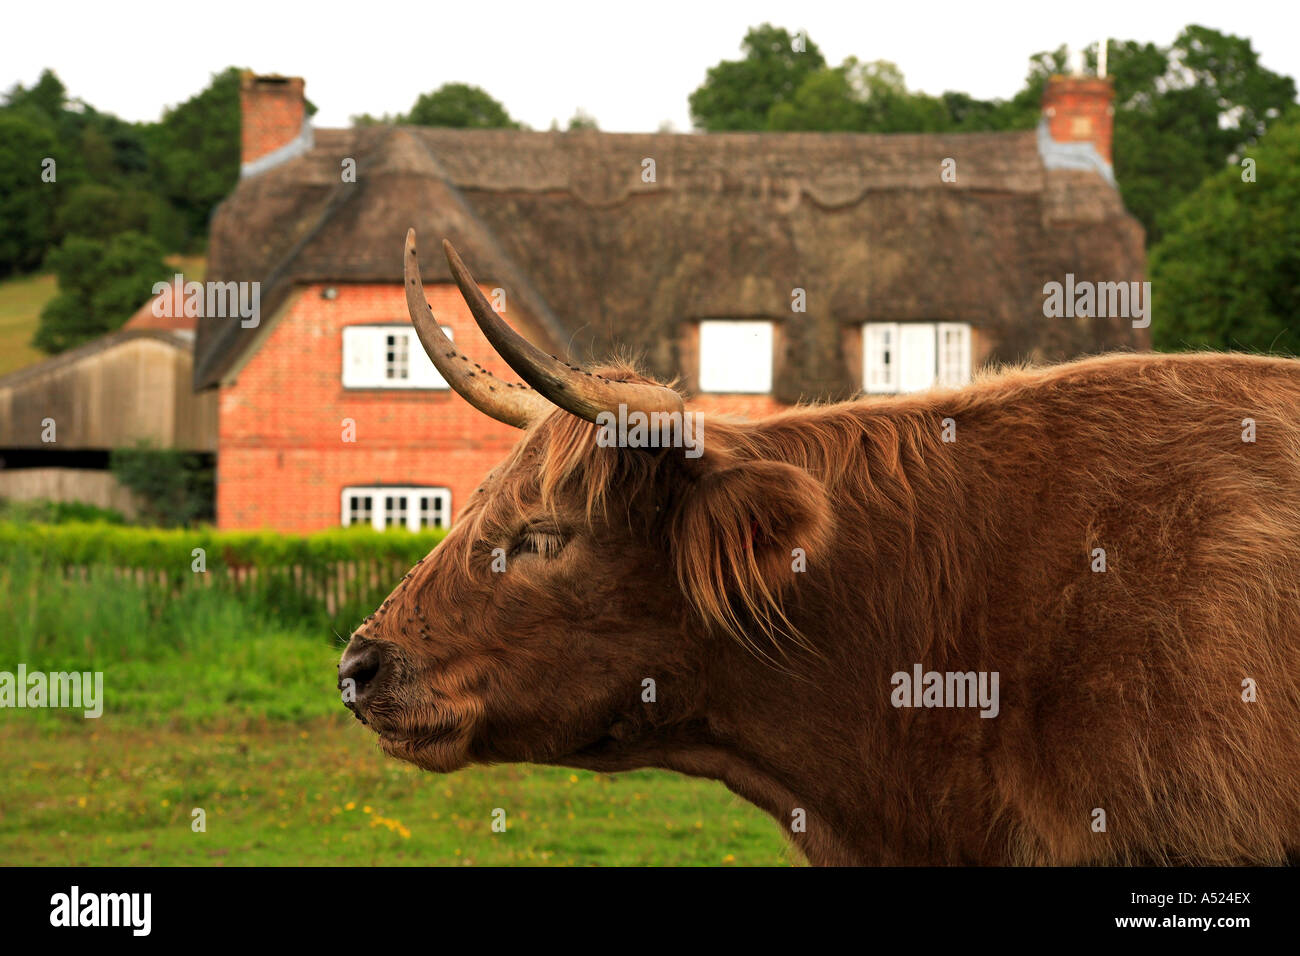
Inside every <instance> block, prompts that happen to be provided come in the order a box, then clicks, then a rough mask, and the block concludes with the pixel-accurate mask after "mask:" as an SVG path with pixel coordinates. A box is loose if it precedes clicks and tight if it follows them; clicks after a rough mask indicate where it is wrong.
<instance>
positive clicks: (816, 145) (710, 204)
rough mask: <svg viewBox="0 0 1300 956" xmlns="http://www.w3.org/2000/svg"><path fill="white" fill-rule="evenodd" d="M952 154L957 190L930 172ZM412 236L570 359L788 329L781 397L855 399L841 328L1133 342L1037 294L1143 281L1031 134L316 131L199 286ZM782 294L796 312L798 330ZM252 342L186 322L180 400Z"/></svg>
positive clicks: (241, 207)
mask: <svg viewBox="0 0 1300 956" xmlns="http://www.w3.org/2000/svg"><path fill="white" fill-rule="evenodd" d="M345 158H352V159H355V161H356V164H357V169H356V173H357V175H356V182H355V183H347V182H343V181H342V177H341V175H340V171H341V168H342V163H343V161H344V159H345ZM948 158H951V159H953V160H955V162H956V174H957V181H956V182H944V181H943V180H942V178H941V175H940V173H941V164H942V163H943V161H944V160H945V159H948ZM647 159H651V160H653V161H654V173H655V176H654V179H655V181H654V182H644V181H643V168H644V166H643V161H644V160H647ZM411 226H414V227H415V228H416V230H417V231H418V233H419V235H420V238H421V240H422V244H423V246H424V254H423V256H422V257H421V263H422V266H423V268H424V270H425V281H426V282H436V281H449V280H450V276H449V274H448V272H447V269H446V264H445V262H443V260H442V256H441V255H440V254H439V250H438V241H439V240H440V239H442V238H443V237H444V236H445V237H447V238H449V239H451V241H452V242H453V243H454V244H455V245H456V246H457V248H458V249H459V250H460V252H461V255H462V256H463V258H464V259H465V261H466V263H467V264H468V265H469V266H470V268H471V269H473V270H474V271H475V274H476V276H477V277H478V278H479V280H480V281H486V282H489V283H491V284H493V285H501V286H503V287H505V288H506V289H507V291H508V294H509V296H510V300H509V301H510V303H511V306H510V307H511V309H514V308H516V307H519V308H522V309H523V310H524V311H525V312H526V313H527V314H528V315H530V316H531V317H532V318H533V319H535V321H536V324H537V326H538V327H540V328H543V329H545V330H546V331H547V332H548V333H549V334H550V335H551V337H552V339H553V341H552V343H551V345H552V347H558V348H561V349H564V350H566V351H567V352H568V353H569V354H570V355H572V356H573V357H574V358H575V359H578V360H580V361H590V360H593V359H597V360H598V359H602V358H608V357H609V356H611V355H612V354H614V353H616V352H620V353H623V354H626V353H628V352H629V351H630V352H631V353H632V354H633V355H635V356H638V357H639V358H640V360H641V361H642V362H643V363H644V365H645V366H646V367H647V368H648V369H649V370H650V371H651V372H653V373H655V374H657V375H659V376H661V377H663V378H672V377H673V376H675V375H677V374H678V373H679V371H680V368H681V363H680V361H679V356H678V355H677V350H678V348H679V347H680V346H679V343H680V341H681V335H680V323H682V322H683V321H688V320H692V319H700V318H708V317H719V318H724V317H725V318H736V317H768V318H772V319H775V320H786V321H785V324H784V329H785V334H784V338H783V341H784V343H785V346H786V348H787V354H786V358H785V361H784V362H783V363H782V364H781V369H782V371H781V375H780V377H779V379H778V381H777V384H776V393H777V396H778V397H779V398H782V399H784V400H787V401H792V400H795V399H798V398H800V397H819V396H844V395H847V394H851V393H852V392H853V391H855V390H856V388H857V383H856V382H854V381H852V375H851V373H850V372H849V370H848V369H847V367H846V364H845V362H844V361H843V356H842V354H841V335H840V326H841V325H843V324H846V323H859V322H863V321H867V320H878V321H891V320H907V319H930V320H936V319H937V320H946V321H968V322H970V323H972V324H973V325H975V326H977V327H979V328H981V329H984V330H987V332H988V333H989V334H990V336H991V338H992V341H993V342H994V343H995V350H994V355H995V357H997V358H1002V359H1007V360H1013V359H1017V358H1023V357H1033V358H1038V359H1046V360H1052V359H1058V358H1065V357H1068V356H1072V355H1076V354H1079V353H1082V352H1093V351H1100V350H1102V349H1105V348H1115V347H1123V346H1141V345H1142V344H1144V342H1143V340H1140V339H1138V338H1137V336H1139V335H1141V333H1137V332H1134V331H1133V330H1132V329H1131V327H1130V323H1129V322H1128V321H1126V320H1116V319H1093V320H1066V319H1045V318H1044V317H1043V315H1042V302H1043V295H1042V287H1043V284H1044V283H1045V282H1048V281H1063V280H1064V277H1065V274H1066V273H1067V272H1072V273H1074V274H1075V275H1076V276H1077V277H1078V278H1080V279H1089V278H1091V279H1094V280H1095V281H1120V280H1139V279H1142V278H1144V275H1143V272H1144V266H1145V259H1144V254H1143V233H1142V228H1141V226H1140V225H1139V224H1138V223H1137V221H1136V220H1135V219H1133V218H1132V217H1131V216H1129V215H1128V214H1127V213H1126V212H1125V210H1124V208H1123V206H1122V204H1121V202H1120V199H1119V195H1118V193H1117V192H1116V191H1115V189H1114V188H1113V186H1111V185H1110V184H1109V183H1107V182H1106V181H1105V180H1104V179H1103V178H1102V177H1101V176H1100V175H1098V174H1097V173H1095V172H1091V171H1081V170H1063V169H1048V168H1046V167H1045V166H1044V163H1043V160H1042V157H1041V156H1040V153H1039V149H1038V145H1037V141H1036V136H1035V134H1034V133H1032V132H1026V133H990V134H964V135H861V134H824V133H724V134H708V135H703V134H648V135H642V134H609V133H598V132H590V131H583V132H574V133H535V132H522V131H514V130H451V129H424V128H415V127H369V128H359V129H352V130H320V131H317V133H316V139H315V147H314V149H312V150H311V151H310V152H309V153H307V154H306V155H303V156H300V157H298V158H296V159H293V160H291V161H289V162H287V163H284V164H283V165H281V166H278V167H276V168H273V169H271V170H269V171H267V172H265V173H262V174H261V175H258V176H255V177H251V178H247V179H245V180H243V181H241V183H240V184H239V186H238V188H237V189H236V190H235V192H234V193H233V194H232V195H231V196H230V197H229V198H227V199H226V201H225V202H224V203H223V204H222V205H221V206H220V208H219V209H218V211H217V213H216V215H215V218H214V222H213V227H212V238H211V245H210V250H209V266H208V278H209V279H211V280H217V281H227V280H231V279H234V280H254V279H257V280H261V281H262V283H263V287H262V310H263V315H264V316H268V315H271V314H272V313H273V312H274V310H275V308H276V306H277V305H278V304H280V303H282V302H283V301H284V299H285V297H286V296H287V295H288V294H289V292H290V291H291V289H292V287H293V286H294V285H295V284H297V283H303V282H316V281H333V282H376V281H378V282H393V283H400V282H401V281H402V256H401V248H402V242H403V239H404V237H405V235H406V230H407V228H408V227H411ZM795 288H802V289H804V290H806V293H807V313H806V314H792V313H791V307H790V304H791V293H792V290H794V289H795ZM256 331H257V330H255V329H250V330H245V329H242V328H241V327H240V324H239V323H238V322H237V321H232V320H225V319H204V320H201V322H200V327H199V337H198V346H197V355H196V365H195V384H196V386H197V387H207V386H211V385H214V384H216V383H217V382H218V381H220V379H221V377H222V375H223V374H224V373H225V372H227V371H228V370H229V369H230V368H231V367H232V366H233V365H234V363H235V362H236V361H237V360H238V358H239V357H240V355H241V354H242V352H243V351H244V350H246V349H247V348H248V347H249V345H250V344H251V342H252V341H253V338H254V336H255V334H256Z"/></svg>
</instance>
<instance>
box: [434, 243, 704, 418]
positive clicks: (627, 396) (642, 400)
mask: <svg viewBox="0 0 1300 956" xmlns="http://www.w3.org/2000/svg"><path fill="white" fill-rule="evenodd" d="M442 249H443V252H445V253H446V254H447V262H448V263H450V265H451V274H452V277H453V278H455V280H456V285H458V286H460V294H461V295H463V296H464V297H465V302H466V303H468V305H469V310H470V312H472V313H474V320H475V321H476V322H478V326H479V328H480V329H482V330H483V334H484V335H486V336H487V340H488V341H489V342H491V343H492V347H493V348H494V349H496V350H497V354H498V355H500V356H501V357H502V358H503V359H505V360H506V363H507V364H508V365H509V366H510V367H511V368H512V369H514V370H515V371H516V372H518V373H519V376H520V377H521V378H522V379H523V380H524V381H525V382H527V383H528V384H529V385H531V386H532V387H533V388H535V389H537V391H538V392H539V393H541V394H542V395H545V396H546V397H547V398H548V399H550V400H551V401H552V402H554V403H555V404H556V405H559V406H560V407H561V408H563V409H564V410H565V411H567V412H571V413H572V414H574V415H577V416H578V417H579V418H582V419H585V420H587V421H589V422H595V421H596V416H597V415H599V414H600V413H601V412H614V413H615V414H617V410H618V407H619V406H620V405H625V406H627V410H628V411H642V412H646V413H650V412H680V411H682V409H683V404H682V397H681V395H679V394H678V393H677V391H676V390H675V389H671V388H667V387H665V386H663V385H642V384H639V383H636V382H613V381H610V380H609V379H606V378H601V377H600V376H597V375H589V374H586V373H584V372H581V371H578V370H577V369H573V368H570V367H569V366H568V365H565V364H564V363H563V362H561V361H560V360H559V359H557V358H555V357H554V356H553V355H547V354H546V353H545V352H543V351H542V350H541V349H539V348H538V347H537V346H535V345H533V344H532V343H531V342H529V341H528V340H527V339H525V338H524V337H523V336H521V335H520V334H519V333H517V332H516V331H515V330H514V329H512V328H510V326H508V325H506V323H505V321H504V320H503V319H502V318H501V317H500V316H499V315H497V314H496V311H495V310H494V309H493V308H492V306H491V304H490V303H489V302H488V300H487V299H486V298H485V297H484V295H483V293H482V291H481V290H480V289H479V287H478V283H477V282H475V281H474V277H473V276H472V275H470V271H469V269H467V268H465V263H463V262H461V261H460V256H458V255H457V254H456V250H455V249H454V248H452V245H451V243H450V242H448V241H447V240H446V239H444V240H443V241H442Z"/></svg>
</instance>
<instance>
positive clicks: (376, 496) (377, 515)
mask: <svg viewBox="0 0 1300 956" xmlns="http://www.w3.org/2000/svg"><path fill="white" fill-rule="evenodd" d="M354 497H355V498H370V499H371V500H370V521H369V524H370V526H371V527H372V528H374V529H375V530H376V531H384V530H386V529H387V528H388V527H389V524H388V509H387V507H386V505H385V501H384V499H385V498H405V499H406V502H405V512H406V513H405V516H404V521H403V526H404V527H405V528H406V529H407V530H408V531H420V530H422V529H423V528H450V527H451V490H450V489H448V488H443V487H439V486H436V485H349V486H348V487H346V488H344V489H343V491H342V492H341V493H340V495H339V521H340V523H341V524H342V525H343V527H345V528H350V527H353V526H354V525H356V524H359V523H360V522H355V521H353V520H352V502H351V499H352V498H354ZM422 498H426V499H427V498H437V499H439V500H441V502H442V508H441V512H442V522H443V523H442V524H429V525H421V524H420V518H421V517H422V511H423V510H424V509H423V507H422V504H421V501H420V499H422Z"/></svg>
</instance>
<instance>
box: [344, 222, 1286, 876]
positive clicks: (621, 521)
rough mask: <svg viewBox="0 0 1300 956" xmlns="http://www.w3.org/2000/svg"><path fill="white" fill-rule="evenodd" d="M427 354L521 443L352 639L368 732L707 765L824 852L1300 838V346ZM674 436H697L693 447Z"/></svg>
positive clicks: (493, 320)
mask: <svg viewBox="0 0 1300 956" xmlns="http://www.w3.org/2000/svg"><path fill="white" fill-rule="evenodd" d="M446 251H447V255H448V257H449V259H450V261H451V264H452V270H453V273H454V275H455V277H456V281H457V283H458V285H459V286H460V289H461V292H462V294H463V295H464V296H465V298H466V300H467V301H468V302H469V304H470V307H471V309H472V311H473V312H474V315H475V318H476V319H477V321H478V322H479V324H480V326H481V327H482V328H483V331H484V333H485V334H486V335H487V338H488V340H489V341H490V342H491V343H492V345H493V347H494V348H495V349H496V350H497V351H498V352H499V353H500V354H501V355H502V357H503V358H505V359H506V361H507V362H508V363H509V364H510V365H511V367H512V368H514V369H515V370H516V371H517V372H518V373H519V374H520V375H521V376H522V377H523V378H524V380H525V381H527V382H528V383H529V384H530V385H531V386H532V388H531V389H529V388H526V387H524V386H518V385H506V384H505V383H503V382H501V381H499V380H497V379H495V378H492V377H491V376H490V375H488V374H487V373H485V372H483V371H482V370H480V369H478V367H477V366H475V365H473V364H472V363H471V362H470V361H469V360H468V359H467V358H466V357H465V356H464V355H462V354H460V353H459V352H458V351H457V350H456V349H455V347H454V346H453V345H452V344H451V342H450V341H449V340H447V339H446V338H445V337H444V336H443V335H442V333H441V331H440V329H439V328H438V325H437V323H436V322H435V321H434V319H433V317H432V314H431V312H430V311H429V308H428V305H427V303H426V302H425V298H424V291H423V288H422V286H421V284H420V279H419V275H418V272H417V268H416V256H415V242H414V235H413V234H412V235H410V236H408V238H407V249H406V272H407V286H406V288H407V297H408V304H409V306H410V311H411V317H412V321H413V322H414V323H415V326H416V328H417V330H418V333H419V336H420V339H421V341H422V342H423V344H424V347H425V349H426V350H427V351H428V352H429V354H430V356H431V358H432V359H433V361H434V363H435V364H436V365H437V367H438V369H439V370H440V371H441V372H442V374H443V376H444V377H445V378H446V379H447V381H448V382H449V383H450V384H451V386H452V387H453V388H455V389H456V391H458V392H459V393H460V394H461V395H463V396H464V397H465V398H466V399H467V400H468V401H470V402H471V403H472V404H474V405H475V406H476V407H477V408H479V409H480V410H482V411H483V412H485V413H487V414H489V415H491V416H493V417H495V418H498V419H500V420H502V421H506V422H510V423H511V424H514V425H517V426H519V427H521V428H524V429H526V430H525V432H524V435H523V438H522V440H521V441H520V443H519V445H518V447H517V448H516V449H515V451H514V452H513V453H512V454H511V455H510V457H509V458H508V459H507V460H506V461H504V462H503V463H502V464H501V465H500V466H499V467H498V468H497V469H496V470H495V471H493V472H492V473H491V474H490V475H488V476H487V477H486V478H485V480H484V482H483V485H482V487H480V488H479V489H478V491H477V492H476V493H475V494H474V496H473V498H472V500H471V501H469V502H468V504H467V505H466V506H465V509H464V511H463V513H462V515H461V516H460V518H459V520H458V522H457V524H456V526H455V527H454V528H453V529H452V531H451V532H450V534H448V536H447V538H446V540H445V541H444V542H443V543H442V544H441V545H440V546H439V547H438V548H436V549H435V550H434V551H433V552H432V553H431V554H430V555H429V556H428V557H427V558H425V559H424V560H423V561H421V562H420V563H419V564H418V565H417V566H416V567H415V568H414V570H412V572H411V573H410V574H409V575H407V577H406V579H405V580H404V581H403V582H402V583H401V584H400V586H399V587H398V588H397V590H396V591H395V592H394V593H393V595H392V596H391V597H390V598H389V599H388V600H387V601H385V602H384V605H383V607H382V608H380V610H379V611H378V612H376V613H375V614H374V615H373V616H372V617H371V618H369V619H367V621H366V622H365V623H364V625H363V626H362V627H361V628H359V629H358V630H357V632H356V633H355V634H354V635H353V636H352V639H351V642H350V643H349V645H348V647H347V650H346V652H345V653H344V655H343V659H342V661H341V663H340V665H339V674H340V684H341V686H343V687H345V688H346V689H347V690H345V698H352V699H350V700H349V706H350V707H352V708H353V709H354V711H355V712H356V714H357V715H358V716H359V717H361V718H362V719H363V720H365V721H366V722H367V723H368V724H369V725H370V727H371V728H372V729H373V730H374V731H375V732H376V733H377V734H379V738H380V741H381V744H382V747H383V749H384V750H385V751H386V752H387V753H389V754H391V755H392V756H395V757H399V758H401V759H403V760H408V761H410V762H412V763H414V764H416V765H418V766H420V767H424V768H426V769H428V770H434V771H439V772H448V771H453V770H456V769H457V768H459V767H464V766H465V765H467V764H470V763H476V762H483V763H487V762H498V761H529V762H533V763H547V764H562V765H566V766H573V767H585V768H590V769H593V770H600V771H617V770H629V769H633V768H637V767H664V768H668V769H670V770H675V771H678V772H681V773H686V774H692V775H696V776H703V777H711V778H714V779H717V780H721V781H722V782H723V783H725V784H726V786H727V787H729V788H730V789H731V790H733V791H734V792H736V793H737V794H739V795H740V796H742V797H744V798H745V799H747V800H749V801H751V802H753V803H755V804H757V805H758V806H759V807H761V808H763V809H764V810H766V811H767V812H768V813H770V814H771V815H772V816H773V817H775V818H776V820H777V822H778V823H779V824H780V825H781V826H782V828H783V829H785V830H786V831H787V832H790V833H791V836H792V838H793V840H794V842H795V843H796V844H797V845H798V847H799V848H800V849H801V850H802V851H803V853H804V854H805V855H806V856H807V858H808V859H809V861H811V862H812V863H814V864H949V863H969V864H1083V863H1114V864H1152V863H1157V864H1159V863H1171V864H1211V863H1283V862H1285V861H1286V860H1287V859H1288V858H1289V857H1296V856H1297V855H1300V362H1296V361H1291V360H1284V359H1275V358H1264V357H1254V356H1241V355H1187V356H1165V355H1115V356H1108V357H1104V358H1094V359H1087V360H1084V361H1079V362H1073V363H1071V364H1068V365H1062V366H1059V367H1055V368H1049V369H1043V370H1022V371H1010V372H1005V373H1003V374H1000V375H997V376H994V377H988V378H985V379H983V380H982V381H978V382H976V383H975V384H973V385H970V386H968V387H965V388H962V389H958V390H951V391H944V390H936V391H930V392H926V393H923V394H917V395H910V396H901V397H897V398H883V399H872V400H861V401H854V402H847V403H843V404H838V405H830V406H823V407H808V408H797V409H794V410H791V411H789V412H786V413H784V414H780V415H776V416H773V417H771V418H768V419H764V420H762V421H756V422H735V421H728V420H725V419H722V418H712V417H710V418H708V419H707V420H706V421H705V422H704V425H703V436H702V437H703V454H702V456H699V457H694V458H692V457H689V456H687V455H685V454H683V451H682V449H681V448H646V447H605V445H606V444H607V443H606V442H601V441H598V435H600V434H601V427H600V425H599V421H600V416H601V413H607V412H613V411H615V410H616V409H618V407H619V406H620V405H622V406H625V409H624V411H625V412H626V411H627V410H631V411H633V412H635V411H640V412H645V413H647V414H651V413H653V414H655V415H657V416H659V417H658V418H656V419H655V420H656V421H663V422H667V421H672V420H674V419H673V418H672V416H674V415H676V416H677V419H676V420H680V418H681V415H682V414H683V413H687V414H689V413H688V412H687V410H686V409H684V407H683V402H682V399H681V397H680V396H679V394H678V393H677V392H676V391H674V390H673V389H671V388H668V387H665V386H662V385H660V384H657V383H655V382H652V381H649V380H647V379H645V378H642V377H640V376H638V375H636V374H634V373H633V372H630V371H628V370H625V369H622V368H619V369H613V370H605V371H602V372H600V373H598V374H592V373H588V372H583V371H579V370H576V369H572V368H570V367H568V366H566V365H564V364H563V363H561V362H559V361H557V360H555V359H554V358H552V357H551V356H548V355H546V354H544V353H542V352H541V351H539V350H538V349H536V348H535V347H534V346H532V345H531V344H529V343H528V342H527V341H525V340H523V339H522V338H521V337H519V336H518V335H517V334H516V333H514V332H513V331H512V330H511V329H510V328H509V327H508V326H507V325H506V324H505V323H504V322H503V321H502V320H501V319H500V318H499V317H498V316H497V315H496V314H495V313H494V312H493V311H492V309H491V307H490V306H489V305H488V303H487V301H486V300H485V299H484V297H483V295H482V293H481V292H480V291H479V289H478V286H477V285H476V283H475V281H474V279H473V278H472V277H471V276H470V274H469V272H468V271H467V270H466V269H465V266H464V265H463V264H462V263H461V262H460V259H459V258H458V257H457V256H456V254H455V252H454V251H453V250H452V249H451V248H450V246H449V245H448V246H447V247H446ZM699 427H700V426H698V425H697V432H698V429H699Z"/></svg>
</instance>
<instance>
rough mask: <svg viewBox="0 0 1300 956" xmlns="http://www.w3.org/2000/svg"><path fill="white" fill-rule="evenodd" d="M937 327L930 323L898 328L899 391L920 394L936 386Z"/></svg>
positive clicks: (903, 325) (918, 323) (910, 324)
mask: <svg viewBox="0 0 1300 956" xmlns="http://www.w3.org/2000/svg"><path fill="white" fill-rule="evenodd" d="M935 344H936V343H935V327H934V325H932V324H931V323H929V322H904V323H901V324H900V325H899V328H898V353H899V358H900V359H901V360H902V361H901V363H900V365H899V368H898V390H899V391H900V392H919V391H923V390H924V389H927V388H929V387H930V386H932V385H933V384H934V376H935V371H936V369H937V365H936V362H937V358H936V356H935Z"/></svg>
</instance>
